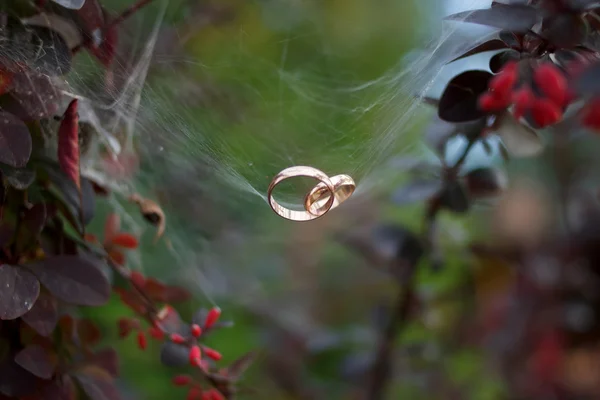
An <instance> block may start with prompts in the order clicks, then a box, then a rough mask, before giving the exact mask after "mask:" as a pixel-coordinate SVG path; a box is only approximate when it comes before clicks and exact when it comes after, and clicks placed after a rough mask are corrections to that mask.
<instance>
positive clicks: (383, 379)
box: [366, 139, 476, 400]
mask: <svg viewBox="0 0 600 400" xmlns="http://www.w3.org/2000/svg"><path fill="white" fill-rule="evenodd" d="M475 142H476V141H475V140H473V139H470V140H469V142H468V143H467V146H466V147H465V149H464V150H463V153H462V154H461V156H460V157H459V158H458V160H457V161H456V162H455V163H454V165H453V166H452V167H451V168H450V169H449V170H448V177H450V178H451V179H455V177H456V175H457V174H458V172H459V170H460V168H461V167H462V165H463V164H464V162H465V160H466V159H467V156H468V155H469V152H470V151H471V149H472V148H473V146H474V145H475ZM440 209H441V204H440V202H439V199H435V198H434V199H433V200H432V201H431V202H430V203H429V204H428V207H427V210H426V213H425V220H424V222H425V226H424V231H423V237H424V243H425V251H426V252H428V253H431V252H432V245H431V242H432V239H431V237H432V235H433V232H434V230H435V222H436V217H437V215H438V213H439V211H440ZM415 270H416V267H415V266H411V270H410V272H409V276H408V278H407V279H406V281H405V283H404V284H402V285H401V286H400V288H399V290H398V294H397V297H396V300H395V302H394V307H393V311H392V314H391V316H390V320H389V322H388V324H387V326H386V327H385V329H384V330H383V331H382V332H381V339H380V341H379V345H378V347H377V352H376V355H375V361H374V363H373V368H372V370H371V377H370V382H369V386H368V388H367V392H366V393H367V396H366V399H367V400H382V399H384V398H385V393H386V389H387V386H388V383H389V380H390V377H391V373H392V355H393V352H394V343H395V340H396V338H397V337H398V335H399V334H400V332H401V331H402V329H403V328H404V327H405V326H406V323H407V322H408V318H409V313H410V301H411V298H412V296H413V293H414V279H413V278H414V274H415Z"/></svg>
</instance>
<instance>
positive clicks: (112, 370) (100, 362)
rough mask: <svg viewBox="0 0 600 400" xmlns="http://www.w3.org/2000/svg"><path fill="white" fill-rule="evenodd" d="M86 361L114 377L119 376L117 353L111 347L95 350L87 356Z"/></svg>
mask: <svg viewBox="0 0 600 400" xmlns="http://www.w3.org/2000/svg"><path fill="white" fill-rule="evenodd" d="M88 362H90V363H92V364H94V365H97V366H99V367H100V368H102V369H104V370H105V371H106V372H108V373H109V374H111V375H112V376H113V377H115V378H116V377H118V376H119V370H120V367H119V355H118V354H117V352H116V350H115V349H113V348H112V347H109V348H107V349H102V350H99V351H97V352H96V353H94V354H93V355H92V356H91V357H90V358H88Z"/></svg>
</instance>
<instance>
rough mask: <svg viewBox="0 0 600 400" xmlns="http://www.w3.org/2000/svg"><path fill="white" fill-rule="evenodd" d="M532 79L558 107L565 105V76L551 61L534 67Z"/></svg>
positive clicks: (566, 84) (566, 93) (566, 90)
mask: <svg viewBox="0 0 600 400" xmlns="http://www.w3.org/2000/svg"><path fill="white" fill-rule="evenodd" d="M533 80H534V81H535V83H536V85H538V87H539V88H540V90H541V91H542V93H543V94H544V95H545V96H546V97H547V98H549V99H550V100H552V102H553V103H554V104H556V105H557V106H559V107H562V106H564V105H566V103H567V97H568V89H569V85H568V83H567V78H565V76H564V75H563V73H562V72H561V71H560V70H559V69H558V67H557V66H556V65H554V64H552V63H545V64H542V65H540V66H539V67H537V68H536V70H535V73H534V74H533Z"/></svg>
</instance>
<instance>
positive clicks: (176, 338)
mask: <svg viewBox="0 0 600 400" xmlns="http://www.w3.org/2000/svg"><path fill="white" fill-rule="evenodd" d="M171 342H173V343H177V344H184V343H185V342H186V340H185V338H184V337H183V336H181V335H180V334H179V333H172V334H171Z"/></svg>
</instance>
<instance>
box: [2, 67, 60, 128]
mask: <svg viewBox="0 0 600 400" xmlns="http://www.w3.org/2000/svg"><path fill="white" fill-rule="evenodd" d="M11 96H12V101H11V102H8V103H7V104H3V108H4V109H5V110H6V111H9V112H11V113H13V114H15V115H16V116H17V117H19V118H22V119H23V120H26V121H37V120H39V119H42V118H49V117H52V116H53V115H54V114H55V113H56V112H57V111H58V104H59V103H58V102H59V99H60V96H61V95H60V93H59V92H58V91H57V90H56V88H55V87H54V84H53V83H52V81H51V78H50V77H48V76H46V75H42V74H35V73H27V74H24V73H17V74H15V75H14V76H13V81H12V95H11Z"/></svg>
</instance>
